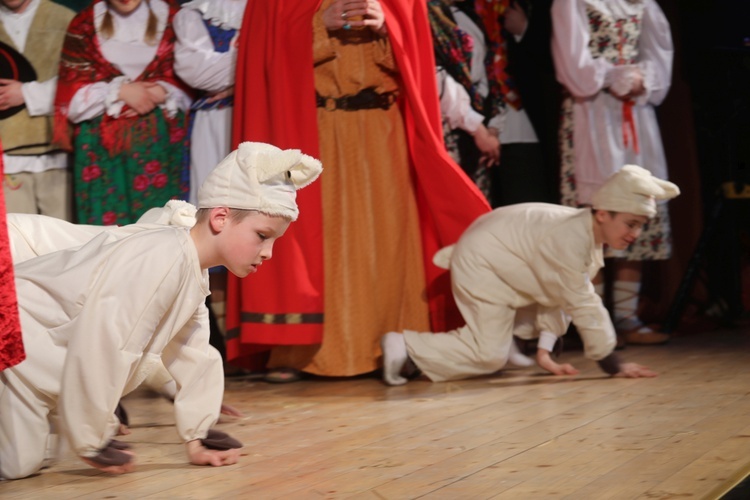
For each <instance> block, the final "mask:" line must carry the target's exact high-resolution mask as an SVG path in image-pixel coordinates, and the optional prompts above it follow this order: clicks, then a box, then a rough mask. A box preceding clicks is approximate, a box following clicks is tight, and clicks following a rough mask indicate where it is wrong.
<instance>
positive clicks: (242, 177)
mask: <svg viewBox="0 0 750 500" xmlns="http://www.w3.org/2000/svg"><path fill="white" fill-rule="evenodd" d="M322 170H323V167H322V165H321V163H320V161H318V160H316V159H315V158H313V157H311V156H308V155H306V154H302V152H301V151H299V150H298V149H287V150H282V149H279V148H277V147H276V146H272V145H271V144H264V143H260V142H243V143H241V144H240V145H239V147H238V148H237V149H236V150H234V151H232V152H231V153H229V155H227V157H226V158H224V159H223V160H222V161H221V163H219V164H218V165H217V166H216V168H214V169H213V170H212V171H211V173H210V174H209V175H208V177H207V178H206V180H205V181H204V182H203V184H202V185H201V187H200V190H199V191H198V208H214V207H229V208H238V209H243V210H257V211H259V212H263V213H264V214H267V215H272V216H279V217H285V218H287V219H290V220H293V221H294V220H297V217H298V215H299V210H298V208H297V202H296V199H297V190H298V189H302V188H303V187H305V186H307V185H309V184H310V183H311V182H313V181H314V180H315V179H317V178H318V176H319V175H320V173H321V172H322Z"/></svg>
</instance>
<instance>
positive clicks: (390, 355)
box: [380, 332, 409, 385]
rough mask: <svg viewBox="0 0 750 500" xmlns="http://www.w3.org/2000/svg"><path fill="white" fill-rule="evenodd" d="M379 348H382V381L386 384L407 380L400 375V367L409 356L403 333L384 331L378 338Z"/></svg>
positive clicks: (403, 382) (401, 383)
mask: <svg viewBox="0 0 750 500" xmlns="http://www.w3.org/2000/svg"><path fill="white" fill-rule="evenodd" d="M380 348H381V349H382V350H383V382H385V383H386V384H388V385H404V384H405V383H407V382H408V380H407V379H406V378H405V377H402V376H401V369H402V368H403V367H404V364H405V363H406V359H407V358H408V357H409V355H408V353H407V352H406V340H404V335H403V334H401V333H398V332H388V333H386V334H385V335H383V336H382V337H381V338H380Z"/></svg>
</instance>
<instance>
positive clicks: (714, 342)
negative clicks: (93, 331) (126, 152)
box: [0, 328, 750, 500]
mask: <svg viewBox="0 0 750 500" xmlns="http://www.w3.org/2000/svg"><path fill="white" fill-rule="evenodd" d="M621 355H622V357H623V359H625V360H632V361H636V362H640V363H642V364H646V365H649V366H650V367H652V368H655V369H657V370H659V371H660V372H661V375H660V376H659V377H658V378H656V379H638V380H627V379H611V378H607V377H606V376H605V375H604V374H603V373H601V372H600V371H599V369H598V368H597V367H596V365H595V363H593V362H591V361H588V360H586V359H584V358H583V357H582V355H581V353H580V352H579V351H573V352H566V353H564V355H563V359H565V360H566V361H570V362H573V363H574V364H575V365H576V366H577V367H578V368H580V369H581V370H582V373H581V374H580V375H579V376H576V377H552V376H547V375H544V374H542V373H540V372H539V371H538V370H537V369H535V368H533V369H524V370H509V371H505V372H503V373H501V374H499V375H497V376H494V377H488V378H482V379H474V380H468V381H462V382H451V383H442V384H433V383H430V382H427V381H415V382H412V383H410V384H408V385H406V386H403V387H386V386H384V385H382V384H381V383H380V381H379V380H378V379H376V378H373V377H359V378H355V379H348V380H335V381H330V380H311V379H309V380H303V381H301V382H298V383H294V384H286V385H271V384H267V383H265V382H262V381H249V380H245V381H239V380H233V381H229V382H228V383H227V391H226V398H225V400H226V402H227V403H230V404H232V405H235V406H237V407H239V408H240V409H241V410H242V411H244V412H245V414H246V416H245V417H244V418H239V419H233V420H227V421H226V422H223V423H221V424H219V428H220V429H223V430H226V431H227V432H229V433H231V434H232V435H233V436H235V437H237V438H239V439H240V440H242V441H243V442H244V443H245V448H244V449H243V456H242V458H241V460H240V463H239V464H237V465H234V466H229V467H221V468H210V467H196V466H191V465H188V464H187V463H186V461H185V460H186V458H185V453H184V447H183V445H181V444H179V439H178V437H177V434H176V432H175V429H174V425H173V417H172V413H171V405H170V403H168V402H167V401H165V400H163V399H161V398H159V397H156V396H153V395H151V394H150V393H147V392H143V391H140V392H137V393H134V394H133V395H131V396H129V397H128V398H127V399H126V400H125V406H126V407H127V409H128V412H129V414H130V418H131V422H132V424H133V433H132V434H131V435H130V436H127V437H125V438H124V440H127V441H130V442H132V443H133V444H134V446H135V451H136V452H137V453H138V468H137V470H136V471H135V472H134V473H131V474H127V475H123V476H108V475H103V474H100V473H98V472H97V471H94V470H93V469H90V468H88V467H87V466H85V465H84V464H83V463H82V462H80V461H78V460H77V459H76V458H74V457H72V456H69V455H68V456H67V457H66V458H64V459H63V460H62V461H60V462H58V463H57V464H56V465H55V466H53V467H52V468H49V469H46V470H44V471H42V473H41V474H39V475H38V476H35V477H32V478H27V479H23V480H20V481H6V482H1V483H0V497H1V498H3V499H20V498H34V499H38V498H51V499H56V500H57V499H67V498H77V499H78V498H106V499H123V498H127V499H135V498H138V499H141V498H185V499H201V498H222V499H235V498H250V499H272V498H285V499H297V498H300V499H307V498H311V499H314V498H356V499H367V500H369V499H373V500H374V499H412V498H429V499H451V500H452V499H472V500H473V499H490V498H491V499H544V498H550V499H557V498H565V499H577V500H578V499H596V500H599V499H634V498H647V499H678V498H679V499H683V498H687V499H691V498H692V499H701V498H708V499H713V498H720V497H721V496H722V494H724V493H725V492H726V491H727V490H728V489H730V488H731V487H733V486H734V485H735V484H737V483H738V482H739V481H741V480H742V479H743V478H744V477H745V476H746V475H747V474H748V472H750V329H748V328H742V329H737V330H731V331H718V332H706V333H701V334H693V335H690V336H686V337H681V338H675V339H674V340H672V342H671V343H670V344H669V345H666V346H659V347H632V346H631V347H628V348H627V349H626V350H625V351H622V353H621Z"/></svg>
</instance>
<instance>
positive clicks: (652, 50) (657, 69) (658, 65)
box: [637, 0, 674, 106]
mask: <svg viewBox="0 0 750 500" xmlns="http://www.w3.org/2000/svg"><path fill="white" fill-rule="evenodd" d="M673 57H674V47H673V45H672V35H671V32H670V28H669V22H668V21H667V18H666V17H665V16H664V12H662V10H661V8H659V5H658V4H657V3H656V2H655V1H654V0H647V2H646V9H645V11H644V13H643V24H642V27H641V37H640V39H639V47H638V62H637V65H638V67H639V68H640V70H641V73H642V74H643V83H644V86H645V87H646V94H644V95H643V96H641V97H639V99H638V101H639V104H646V103H648V104H652V105H654V106H658V105H659V104H661V102H662V101H663V100H664V98H665V97H666V96H667V92H669V87H670V85H671V83H672V59H673Z"/></svg>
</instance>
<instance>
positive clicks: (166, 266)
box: [0, 143, 321, 479]
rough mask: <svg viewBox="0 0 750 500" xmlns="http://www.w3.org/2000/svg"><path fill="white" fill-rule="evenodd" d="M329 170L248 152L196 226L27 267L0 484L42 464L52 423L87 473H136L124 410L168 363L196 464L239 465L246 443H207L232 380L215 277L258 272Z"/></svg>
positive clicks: (5, 393)
mask: <svg viewBox="0 0 750 500" xmlns="http://www.w3.org/2000/svg"><path fill="white" fill-rule="evenodd" d="M320 171H321V165H320V162H319V161H317V160H315V159H313V158H311V157H309V156H307V155H303V154H301V153H300V152H299V151H296V150H287V151H282V150H280V149H278V148H276V147H274V146H270V145H267V144H260V143H242V144H240V146H239V147H238V149H237V150H236V151H233V152H232V153H230V154H229V155H228V156H227V157H226V158H225V159H224V160H223V161H222V162H221V163H220V164H219V165H218V166H217V167H216V168H215V169H214V170H213V172H212V173H211V174H210V175H209V177H208V178H207V179H206V181H205V182H204V184H203V185H202V187H201V191H200V193H199V197H198V212H197V214H196V223H195V225H194V226H193V227H192V228H190V227H182V226H179V225H176V226H164V225H161V224H135V225H131V226H125V227H123V228H110V229H106V230H99V229H96V230H94V229H90V231H91V235H92V237H91V238H90V239H89V240H88V241H87V242H86V243H85V244H83V245H80V246H74V247H71V248H66V249H64V250H59V251H52V252H50V253H47V254H45V255H41V256H39V257H35V258H30V259H28V260H26V261H24V262H20V263H18V264H17V265H16V266H15V272H16V286H17V289H18V298H19V300H18V302H19V309H20V315H21V326H22V330H23V340H24V346H25V349H26V352H27V359H26V360H25V361H23V362H22V363H20V364H18V365H17V366H15V367H13V368H9V369H6V370H4V371H2V372H0V408H3V410H2V412H0V477H2V478H5V479H12V478H21V477H26V476H28V475H30V474H33V473H35V472H37V471H38V470H39V469H40V468H41V467H42V466H43V465H44V462H45V456H46V455H47V450H48V438H49V437H50V435H51V432H50V426H51V423H52V422H53V421H56V423H57V424H59V425H58V426H59V428H58V429H57V430H58V432H60V433H62V434H64V435H65V437H66V438H67V440H68V442H69V443H70V445H71V446H72V448H73V450H74V451H75V452H76V453H77V454H78V455H79V456H80V457H81V458H82V460H83V461H85V462H86V463H88V464H89V465H91V466H93V467H95V468H97V469H100V470H103V471H106V472H110V473H124V472H130V471H131V470H133V468H134V454H133V452H132V451H131V450H129V449H124V448H125V446H124V443H120V442H118V441H116V440H113V437H114V436H115V435H116V434H117V431H118V429H119V421H118V420H117V418H116V417H115V416H114V412H115V408H116V406H117V403H118V401H119V399H120V398H121V397H122V395H123V394H126V393H127V392H129V391H131V390H132V389H134V388H135V387H137V386H138V385H139V384H140V383H141V382H142V381H143V380H144V379H145V378H146V377H147V376H148V375H149V373H150V372H152V371H153V370H155V369H158V368H159V366H160V364H161V362H163V363H164V366H166V369H167V370H168V371H169V374H170V375H171V376H172V377H173V378H174V380H175V382H176V385H177V394H176V397H175V405H174V406H175V419H176V423H177V431H178V433H179V434H180V436H181V438H182V439H183V440H184V441H185V443H186V449H187V454H188V459H189V461H190V462H191V463H193V464H207V465H215V466H218V465H228V464H232V463H236V462H237V459H238V457H239V450H238V449H236V448H233V446H239V443H238V442H237V441H236V440H233V439H231V438H229V437H228V436H225V435H224V436H223V437H224V439H221V437H222V436H221V434H219V435H218V436H219V439H218V442H217V439H215V438H217V433H216V431H211V427H212V426H213V425H214V424H215V423H216V421H217V420H218V415H219V410H220V407H221V401H222V396H223V387H224V375H223V368H222V362H221V358H220V356H219V355H218V352H217V351H216V350H215V349H213V348H211V347H210V346H209V344H208V337H209V325H208V310H207V308H206V306H205V299H206V295H207V294H208V293H209V290H208V273H207V269H208V268H210V267H213V266H218V265H223V266H225V267H226V268H227V269H229V271H231V272H233V273H234V274H236V275H237V276H240V277H244V276H247V275H248V274H251V273H253V272H255V271H256V270H257V269H258V267H259V266H260V265H261V264H262V263H263V262H264V261H265V260H267V259H269V258H270V257H271V254H272V247H273V244H274V242H275V241H276V240H277V239H278V238H280V237H281V236H282V235H283V234H284V232H285V231H286V229H287V227H288V226H289V224H290V223H291V222H292V221H294V220H296V219H297V216H298V209H297V205H296V201H295V199H296V190H297V189H300V188H302V187H304V186H306V185H308V184H309V183H310V182H312V181H313V180H315V178H317V176H318V175H319V174H320ZM38 217H42V216H38ZM40 221H41V222H40ZM157 222H158V221H157ZM33 223H38V224H44V222H43V220H42V219H37V220H36V221H35V222H33ZM87 227H89V228H90V226H84V227H83V229H82V232H81V233H80V237H81V238H83V239H86V236H85V233H86V228H87ZM54 244H55V243H54V242H50V245H54ZM16 251H19V250H18V249H16ZM217 448H218V449H217Z"/></svg>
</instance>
